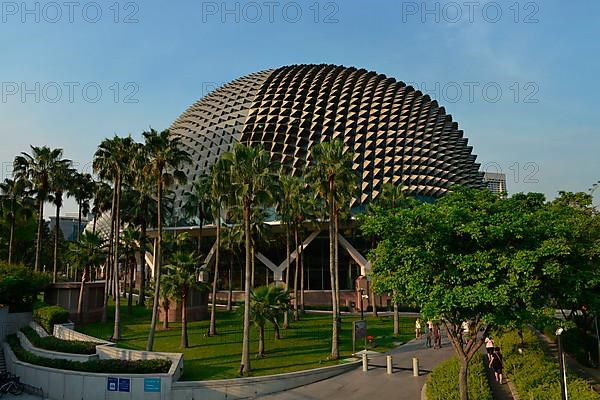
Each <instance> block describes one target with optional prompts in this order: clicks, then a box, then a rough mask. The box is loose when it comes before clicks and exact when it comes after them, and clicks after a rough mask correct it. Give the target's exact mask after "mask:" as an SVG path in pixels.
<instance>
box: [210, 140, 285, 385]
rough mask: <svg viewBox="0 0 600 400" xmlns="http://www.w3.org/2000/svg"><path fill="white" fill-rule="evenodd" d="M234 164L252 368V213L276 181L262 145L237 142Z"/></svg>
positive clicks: (246, 345) (246, 359) (231, 155)
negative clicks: (242, 219) (242, 240)
mask: <svg viewBox="0 0 600 400" xmlns="http://www.w3.org/2000/svg"><path fill="white" fill-rule="evenodd" d="M222 157H223V159H225V160H228V161H229V162H230V163H231V164H230V177H231V181H230V182H231V189H232V192H233V196H234V199H235V203H236V204H238V205H239V206H240V207H241V208H242V209H243V212H244V214H243V215H244V238H245V253H246V268H245V271H246V275H245V285H244V335H243V340H242V358H241V368H240V370H241V372H242V373H249V372H250V370H251V368H250V286H251V264H252V260H251V257H252V251H251V242H252V239H251V234H252V233H251V217H252V209H253V207H255V206H257V205H259V204H260V205H265V204H269V203H270V202H271V199H272V193H273V187H274V182H275V177H274V168H273V166H272V164H271V161H270V160H269V153H268V152H267V151H266V150H264V149H263V148H262V146H256V147H250V146H246V145H243V144H241V143H236V144H235V145H234V146H233V150H232V151H231V152H227V153H225V154H223V156H222Z"/></svg>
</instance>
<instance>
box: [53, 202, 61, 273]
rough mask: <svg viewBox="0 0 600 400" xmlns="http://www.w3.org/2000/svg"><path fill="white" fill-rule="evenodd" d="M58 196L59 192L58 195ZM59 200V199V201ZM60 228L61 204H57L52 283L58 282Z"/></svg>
mask: <svg viewBox="0 0 600 400" xmlns="http://www.w3.org/2000/svg"><path fill="white" fill-rule="evenodd" d="M56 196H58V194H57V195H56ZM58 201H59V200H57V203H58ZM59 229H60V206H59V205H57V206H56V226H55V227H54V263H53V264H54V266H53V267H52V283H56V272H57V269H58V231H59Z"/></svg>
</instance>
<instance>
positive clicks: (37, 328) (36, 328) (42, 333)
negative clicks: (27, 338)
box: [29, 321, 50, 337]
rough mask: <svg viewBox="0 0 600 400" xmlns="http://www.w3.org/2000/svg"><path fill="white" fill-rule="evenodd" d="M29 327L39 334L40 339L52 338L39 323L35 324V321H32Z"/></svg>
mask: <svg viewBox="0 0 600 400" xmlns="http://www.w3.org/2000/svg"><path fill="white" fill-rule="evenodd" d="M29 327H30V328H31V329H33V330H34V331H36V332H37V334H38V335H39V336H40V337H46V336H50V335H48V332H46V330H45V329H44V328H42V327H41V326H40V325H39V324H38V323H37V322H35V321H31V322H30V323H29Z"/></svg>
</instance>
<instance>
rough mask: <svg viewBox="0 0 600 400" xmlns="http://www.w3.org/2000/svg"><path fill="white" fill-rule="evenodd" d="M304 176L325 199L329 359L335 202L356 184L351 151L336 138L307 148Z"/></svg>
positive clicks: (335, 315) (334, 342) (334, 350)
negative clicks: (309, 158) (327, 230)
mask: <svg viewBox="0 0 600 400" xmlns="http://www.w3.org/2000/svg"><path fill="white" fill-rule="evenodd" d="M307 179H308V181H309V182H310V183H311V185H312V186H313V188H314V191H315V192H316V194H317V196H319V197H321V198H322V199H324V200H325V201H326V204H327V207H328V211H329V273H330V275H331V302H332V311H333V312H332V319H333V321H332V338H331V355H330V358H331V359H334V360H336V359H338V358H339V356H340V352H339V347H338V339H339V338H338V323H339V322H340V317H339V315H340V314H339V285H338V265H337V258H338V257H337V242H338V240H337V236H338V224H337V219H338V215H339V207H338V206H339V204H338V202H340V201H343V199H344V198H346V197H347V193H349V192H351V190H352V186H353V185H354V184H355V183H356V177H355V175H354V173H353V171H352V154H351V153H350V152H344V144H343V143H342V142H341V141H340V140H337V139H336V140H333V141H331V142H323V143H319V144H317V145H316V146H314V147H313V148H312V150H311V163H310V166H309V168H308V173H307Z"/></svg>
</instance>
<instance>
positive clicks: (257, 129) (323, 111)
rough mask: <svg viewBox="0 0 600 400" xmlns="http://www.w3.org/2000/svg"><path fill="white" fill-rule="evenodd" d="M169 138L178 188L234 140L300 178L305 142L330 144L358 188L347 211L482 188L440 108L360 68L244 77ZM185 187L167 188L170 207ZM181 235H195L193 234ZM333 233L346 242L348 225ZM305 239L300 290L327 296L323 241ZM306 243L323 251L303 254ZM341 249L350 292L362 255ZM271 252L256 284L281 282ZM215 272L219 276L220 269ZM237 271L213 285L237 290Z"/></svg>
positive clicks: (276, 254) (186, 116) (288, 69)
mask: <svg viewBox="0 0 600 400" xmlns="http://www.w3.org/2000/svg"><path fill="white" fill-rule="evenodd" d="M170 131H171V134H172V135H174V136H177V137H179V138H181V141H182V143H183V144H184V146H185V150H186V151H188V152H189V153H190V155H191V157H192V163H191V164H190V165H189V166H188V167H187V170H186V171H185V172H186V173H187V176H188V179H189V181H188V185H189V184H190V183H191V182H193V181H194V180H195V179H196V178H197V177H199V176H201V175H202V174H208V173H209V169H210V167H211V165H213V164H214V163H215V162H216V160H218V158H219V157H220V156H221V154H223V153H224V152H226V151H229V150H230V149H231V148H232V146H233V144H234V143H236V142H241V143H245V144H250V145H256V144H261V145H262V146H263V147H264V148H265V149H266V150H267V151H269V152H270V156H271V159H272V160H273V161H276V162H278V163H279V164H281V165H282V166H283V167H284V169H285V171H287V173H290V174H293V175H302V174H303V171H304V170H305V169H306V167H307V165H308V163H309V161H310V159H309V157H310V151H311V148H312V147H313V146H314V145H315V144H317V143H321V142H326V141H330V140H333V139H339V140H341V141H342V142H343V143H344V145H345V148H346V150H347V151H348V152H350V153H351V154H352V161H353V169H354V170H355V171H356V173H357V175H358V177H359V180H360V182H358V189H359V194H357V196H356V198H354V199H353V200H352V207H353V209H354V210H360V209H364V207H365V206H366V205H367V204H368V203H370V202H372V201H374V200H375V199H377V197H378V196H379V194H380V193H381V190H382V186H383V185H384V184H385V183H387V182H391V183H392V184H394V185H402V187H403V188H404V190H405V192H406V193H407V194H410V195H413V196H418V197H421V198H430V199H431V198H437V197H440V196H443V195H444V194H446V193H447V192H448V191H449V190H450V188H451V187H452V186H455V185H462V186H468V187H483V181H482V173H480V172H479V164H477V163H476V162H475V160H476V156H475V155H474V154H473V153H472V147H471V146H469V145H468V140H467V139H466V138H465V137H464V135H463V131H462V130H460V129H459V127H458V124H457V123H456V122H455V121H453V119H452V116H451V115H449V114H447V113H446V110H445V109H444V107H441V106H439V105H438V103H437V102H436V101H435V100H432V99H431V98H430V97H429V96H427V95H424V94H423V93H421V92H420V91H417V90H415V89H413V88H412V87H411V86H407V85H406V84H404V83H403V82H401V81H397V80H395V79H394V78H389V77H387V76H385V75H382V74H378V73H376V72H372V71H367V70H365V69H357V68H353V67H344V66H336V65H292V66H284V67H281V68H277V69H272V70H266V71H261V72H257V73H253V74H250V75H247V76H244V77H242V78H239V79H236V80H234V81H232V82H230V83H228V84H226V85H224V86H222V87H220V88H219V89H217V90H215V91H214V92H212V93H210V94H208V95H207V96H205V97H204V98H202V99H200V100H199V101H198V102H197V103H195V104H194V105H192V106H191V107H189V108H188V109H187V110H186V111H185V112H184V113H183V114H182V115H181V116H180V117H179V118H177V120H176V121H175V122H174V123H173V125H172V126H171V127H170ZM186 189H187V188H184V187H182V188H178V189H177V192H178V196H177V198H178V200H179V204H178V205H179V206H181V205H182V202H183V197H184V196H182V194H183V193H184V191H185V190H186ZM275 225H277V224H275ZM213 228H214V227H211V226H208V227H205V228H204V231H203V235H204V234H206V235H207V236H210V235H211V234H212V232H213V230H214V229H213ZM274 228H275V229H276V228H277V226H274ZM187 229H188V230H189V231H190V232H192V234H198V232H197V231H198V229H197V228H196V229H194V228H193V227H188V228H187ZM343 233H344V235H346V236H347V235H352V236H355V232H354V228H353V227H347V229H345V230H344V232H343ZM305 236H306V235H305ZM307 236H308V238H307V240H308V239H310V240H309V241H308V243H307V242H306V241H305V246H306V249H305V250H304V251H305V254H306V257H304V258H305V264H307V265H305V267H304V268H305V276H304V278H305V280H306V283H307V286H308V287H309V289H310V290H313V288H314V289H316V290H324V289H328V282H329V277H328V274H329V271H328V264H327V260H328V255H327V254H326V253H327V251H328V250H327V246H326V243H325V242H323V240H325V241H326V236H327V234H326V233H325V232H323V233H320V232H317V231H315V232H313V234H312V235H308V234H307ZM311 241H314V242H319V241H321V242H323V243H320V244H319V243H316V244H312V245H310V246H308V245H309V244H310V243H311ZM278 242H279V244H281V243H280V242H281V241H278ZM350 242H353V243H356V241H353V240H346V239H345V237H341V238H340V245H341V246H342V247H344V249H345V250H346V252H340V257H341V258H340V276H342V275H344V276H345V277H347V279H345V278H344V279H340V286H341V287H342V289H344V288H346V289H349V290H352V289H353V288H352V286H353V285H354V280H355V278H356V277H357V276H361V275H365V274H367V273H368V270H369V266H368V263H367V262H366V260H365V259H364V257H362V256H361V252H364V251H366V249H365V248H361V246H359V245H357V244H351V243H350ZM281 247H282V246H281V245H279V249H266V250H265V251H264V252H263V251H262V250H261V252H258V253H257V259H258V260H259V261H260V262H261V263H262V265H264V266H265V267H266V269H265V268H262V269H261V270H262V271H265V273H264V274H263V275H264V276H263V277H261V278H260V280H259V281H258V282H259V283H260V284H262V283H265V282H269V280H270V279H271V281H272V280H273V279H274V280H281V279H282V276H283V271H284V270H285V268H286V267H287V265H286V261H285V260H286V259H287V257H286V254H285V251H284V250H282V249H281ZM283 247H285V246H283ZM357 248H359V249H358V250H357ZM361 250H362V251H361ZM282 251H283V253H282ZM263 253H264V254H263ZM267 253H268V254H267ZM313 253H314V254H313ZM342 253H344V254H343V256H342ZM211 254H212V253H211ZM271 260H273V261H271ZM280 260H284V263H283V264H279V261H280ZM208 261H209V262H210V261H211V260H210V259H209V260H208ZM236 263H237V262H236ZM238 269H239V267H238ZM221 270H222V271H227V266H224V268H221ZM258 270H259V268H257V271H258ZM240 271H241V270H240ZM240 271H238V272H236V273H237V274H238V276H237V277H235V276H234V277H229V276H225V275H224V276H223V279H222V280H221V281H222V282H227V281H229V280H233V279H235V282H234V286H236V287H237V288H240V285H241V280H242V279H241V275H240ZM236 273H234V275H235V274H236ZM344 282H345V283H344ZM311 286H312V287H311Z"/></svg>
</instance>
